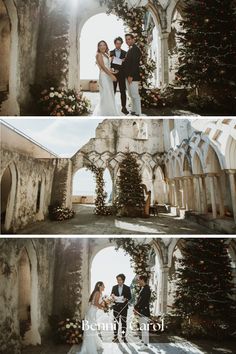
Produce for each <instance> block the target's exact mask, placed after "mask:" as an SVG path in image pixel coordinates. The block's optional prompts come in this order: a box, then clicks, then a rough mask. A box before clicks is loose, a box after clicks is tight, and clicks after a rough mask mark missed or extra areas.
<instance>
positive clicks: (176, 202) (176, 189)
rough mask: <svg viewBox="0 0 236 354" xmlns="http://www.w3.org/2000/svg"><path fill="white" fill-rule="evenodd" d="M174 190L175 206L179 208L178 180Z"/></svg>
mask: <svg viewBox="0 0 236 354" xmlns="http://www.w3.org/2000/svg"><path fill="white" fill-rule="evenodd" d="M173 188H174V206H178V181H177V180H176V179H174V183H173Z"/></svg>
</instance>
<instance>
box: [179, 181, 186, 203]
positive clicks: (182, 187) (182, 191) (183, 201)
mask: <svg viewBox="0 0 236 354" xmlns="http://www.w3.org/2000/svg"><path fill="white" fill-rule="evenodd" d="M179 185H180V195H181V202H180V204H179V206H180V208H185V195H184V186H183V179H182V178H179Z"/></svg>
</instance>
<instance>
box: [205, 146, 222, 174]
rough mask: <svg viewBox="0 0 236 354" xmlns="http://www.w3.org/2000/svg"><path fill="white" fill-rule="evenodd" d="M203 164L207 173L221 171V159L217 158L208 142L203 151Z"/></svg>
mask: <svg viewBox="0 0 236 354" xmlns="http://www.w3.org/2000/svg"><path fill="white" fill-rule="evenodd" d="M205 166H206V172H207V173H219V172H220V171H221V161H220V160H219V157H218V155H217V153H216V151H215V149H213V147H212V146H211V145H210V144H209V145H208V149H207V152H206V153H205Z"/></svg>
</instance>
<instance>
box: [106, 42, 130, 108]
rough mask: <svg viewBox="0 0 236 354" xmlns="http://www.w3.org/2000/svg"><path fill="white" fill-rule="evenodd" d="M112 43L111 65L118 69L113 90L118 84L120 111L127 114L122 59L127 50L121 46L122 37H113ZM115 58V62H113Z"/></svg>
mask: <svg viewBox="0 0 236 354" xmlns="http://www.w3.org/2000/svg"><path fill="white" fill-rule="evenodd" d="M114 44H115V49H113V50H111V52H110V56H111V58H112V62H111V67H112V68H113V69H115V70H118V71H119V72H118V74H117V75H116V78H117V81H113V86H114V92H115V93H116V89H117V84H119V89H120V98H121V106H122V109H121V112H122V113H124V114H125V115H127V114H128V113H129V112H128V110H127V108H126V83H125V72H124V60H125V57H126V54H127V52H126V51H125V50H123V49H122V48H121V47H122V44H123V39H122V38H121V37H117V38H115V40H114ZM117 59H118V60H117ZM115 60H116V62H117V63H113V62H115Z"/></svg>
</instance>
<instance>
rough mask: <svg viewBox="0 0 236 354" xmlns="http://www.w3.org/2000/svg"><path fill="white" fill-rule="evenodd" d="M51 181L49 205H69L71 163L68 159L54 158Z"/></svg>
mask: <svg viewBox="0 0 236 354" xmlns="http://www.w3.org/2000/svg"><path fill="white" fill-rule="evenodd" d="M55 165H56V166H55V171H54V177H53V183H52V194H51V205H60V206H63V207H69V208H70V207H71V194H72V163H71V160H70V159H56V160H55Z"/></svg>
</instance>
